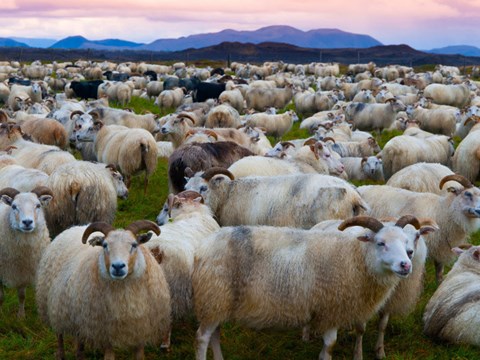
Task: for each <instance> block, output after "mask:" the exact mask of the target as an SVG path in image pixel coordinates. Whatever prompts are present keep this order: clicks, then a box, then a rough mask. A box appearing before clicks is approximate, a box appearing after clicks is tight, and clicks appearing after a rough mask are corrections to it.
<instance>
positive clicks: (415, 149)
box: [381, 135, 453, 180]
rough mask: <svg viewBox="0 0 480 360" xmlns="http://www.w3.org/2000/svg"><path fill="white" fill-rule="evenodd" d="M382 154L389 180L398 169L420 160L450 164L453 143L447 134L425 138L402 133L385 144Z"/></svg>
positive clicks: (384, 171) (384, 168)
mask: <svg viewBox="0 0 480 360" xmlns="http://www.w3.org/2000/svg"><path fill="white" fill-rule="evenodd" d="M381 155H382V160H383V173H384V175H385V179H386V180H388V179H390V177H391V176H392V175H393V174H395V173H396V172H397V171H399V170H401V169H403V168H404V167H407V166H408V165H412V164H415V163H418V162H430V163H439V164H442V165H446V166H449V165H450V161H451V160H450V159H451V156H452V155H453V145H452V143H451V142H450V138H448V137H447V136H445V135H433V136H430V137H428V138H425V139H422V138H416V137H413V136H405V135H400V136H395V137H394V138H392V139H390V140H389V141H388V142H387V143H386V144H385V146H384V147H383V150H382V152H381Z"/></svg>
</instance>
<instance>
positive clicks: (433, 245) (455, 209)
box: [358, 174, 480, 282]
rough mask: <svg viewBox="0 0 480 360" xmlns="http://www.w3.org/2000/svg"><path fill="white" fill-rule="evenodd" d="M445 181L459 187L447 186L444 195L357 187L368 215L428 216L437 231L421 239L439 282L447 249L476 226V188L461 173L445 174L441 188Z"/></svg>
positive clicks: (479, 195)
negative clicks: (456, 184)
mask: <svg viewBox="0 0 480 360" xmlns="http://www.w3.org/2000/svg"><path fill="white" fill-rule="evenodd" d="M448 181H456V182H458V183H459V184H460V185H462V187H460V188H457V187H451V188H449V192H448V193H447V194H445V195H437V194H432V193H419V192H413V191H409V190H404V189H399V188H394V187H391V186H387V185H371V186H361V187H359V188H358V191H359V193H360V195H361V196H362V198H363V199H364V201H366V202H367V203H368V205H369V206H370V207H371V211H370V212H369V214H370V215H372V216H377V217H380V218H384V217H390V216H393V217H398V216H401V215H404V214H412V215H414V216H417V217H419V218H420V217H421V218H430V219H432V220H434V221H435V222H436V223H437V224H438V225H439V226H440V230H439V231H436V232H435V233H434V234H432V235H428V236H427V237H426V238H425V240H426V242H427V247H428V256H429V257H430V258H431V259H432V260H433V261H434V263H435V271H436V279H437V282H441V280H442V277H443V267H444V265H445V264H448V263H450V262H451V261H452V260H453V257H452V255H453V254H452V253H451V251H450V249H451V248H452V247H454V246H458V245H460V244H462V243H464V242H465V241H466V240H467V239H466V237H467V235H469V234H471V233H473V232H475V231H477V230H478V229H479V222H478V218H479V217H480V190H479V189H478V188H476V187H474V186H473V185H472V184H471V183H470V182H469V181H468V180H467V179H465V178H464V177H463V176H461V175H457V174H455V175H449V176H446V177H444V178H443V179H442V180H441V181H440V186H439V187H440V188H443V185H445V183H446V182H448Z"/></svg>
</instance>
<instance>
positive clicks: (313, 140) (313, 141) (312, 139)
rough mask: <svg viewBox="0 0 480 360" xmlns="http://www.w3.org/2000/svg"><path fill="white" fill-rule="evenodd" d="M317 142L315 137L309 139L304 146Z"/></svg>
mask: <svg viewBox="0 0 480 360" xmlns="http://www.w3.org/2000/svg"><path fill="white" fill-rule="evenodd" d="M316 143H317V140H316V139H314V138H311V139H308V140H307V141H305V142H304V143H303V146H310V145H315V144H316Z"/></svg>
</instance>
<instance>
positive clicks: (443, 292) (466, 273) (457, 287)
mask: <svg viewBox="0 0 480 360" xmlns="http://www.w3.org/2000/svg"><path fill="white" fill-rule="evenodd" d="M452 250H453V251H454V252H455V253H456V254H457V255H459V258H458V260H457V261H456V263H455V265H454V266H453V268H452V269H451V270H450V272H449V273H448V275H447V277H446V278H445V280H444V281H443V282H442V283H441V284H440V286H439V287H438V289H437V290H436V291H435V293H434V294H433V296H432V297H431V298H430V300H429V302H428V304H427V306H426V308H425V313H424V314H423V322H424V333H425V334H426V335H427V336H430V337H432V338H435V339H439V340H442V341H448V342H450V343H463V344H465V343H466V344H472V345H475V346H480V337H479V333H478V327H479V325H480V324H479V316H478V314H479V311H480V309H479V298H478V286H479V283H480V282H479V281H480V277H479V275H480V271H479V269H480V266H479V261H480V247H479V246H472V247H470V248H469V249H468V250H465V249H461V248H458V247H457V248H453V249H452Z"/></svg>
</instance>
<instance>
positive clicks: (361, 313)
mask: <svg viewBox="0 0 480 360" xmlns="http://www.w3.org/2000/svg"><path fill="white" fill-rule="evenodd" d="M407 223H408V221H405V219H404V218H401V219H399V221H398V222H397V223H396V224H395V225H391V224H388V225H385V226H384V225H383V224H382V223H381V222H380V221H378V220H376V219H374V218H371V217H366V216H362V217H356V218H350V219H348V220H346V221H344V222H343V223H342V224H341V225H340V226H339V229H340V230H344V229H346V228H348V227H350V226H356V225H359V226H363V227H366V228H368V229H370V230H371V231H368V232H366V233H365V234H363V235H362V236H360V237H358V238H357V237H356V236H351V235H349V234H343V233H338V232H320V231H315V230H308V231H306V230H298V229H292V228H278V227H267V226H257V227H247V226H240V227H227V228H223V229H222V230H220V231H219V232H217V233H215V234H213V235H211V236H210V237H208V238H207V239H205V240H204V241H203V242H202V244H201V245H200V247H199V249H198V251H197V261H196V264H195V270H194V273H193V289H194V294H195V297H194V304H195V314H196V317H197V319H198V321H199V323H200V324H199V328H198V330H197V336H196V341H197V343H196V344H197V345H196V356H197V359H199V360H206V355H207V348H208V345H209V343H210V345H211V347H212V350H213V353H214V357H215V359H221V358H222V354H221V349H220V326H221V324H222V323H224V322H225V321H228V320H238V321H240V322H241V323H243V324H245V325H247V326H249V327H255V328H266V327H302V326H304V325H306V324H309V325H311V326H312V327H313V328H314V330H315V331H316V332H318V333H320V334H322V335H323V343H324V347H323V349H322V351H321V353H320V356H319V359H323V360H330V359H331V358H332V350H333V346H334V344H335V342H336V338H337V331H338V329H339V328H345V327H347V326H349V325H351V324H357V323H363V322H366V321H368V320H369V319H370V318H371V317H372V316H374V314H375V312H376V311H378V309H379V307H380V306H381V305H382V304H383V303H384V301H385V300H386V299H387V297H388V296H389V295H390V293H391V292H392V291H393V290H394V288H395V286H396V285H397V284H398V283H399V281H400V279H401V278H403V277H406V276H408V275H409V274H410V273H411V271H412V262H411V260H410V259H409V257H408V255H407V252H409V253H413V250H414V247H413V243H414V240H415V238H416V237H417V236H418V235H419V231H416V232H413V231H405V230H404V229H403V227H404V226H406V225H407ZM420 231H422V229H421V230H420ZM359 269H365V271H359ZM352 289H356V290H355V291H354V292H353V293H352ZM218 294H222V296H218ZM352 294H353V296H352ZM356 358H359V357H356Z"/></svg>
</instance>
